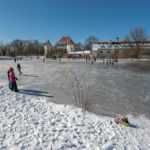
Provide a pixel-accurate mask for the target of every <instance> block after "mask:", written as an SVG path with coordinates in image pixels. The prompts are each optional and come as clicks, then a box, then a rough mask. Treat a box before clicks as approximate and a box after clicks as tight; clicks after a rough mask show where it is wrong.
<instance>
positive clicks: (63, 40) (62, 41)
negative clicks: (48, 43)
mask: <svg viewBox="0 0 150 150" xmlns="http://www.w3.org/2000/svg"><path fill="white" fill-rule="evenodd" d="M57 44H69V45H70V44H74V42H73V41H72V39H71V38H70V37H62V38H61V39H60V40H59V41H58V42H57Z"/></svg>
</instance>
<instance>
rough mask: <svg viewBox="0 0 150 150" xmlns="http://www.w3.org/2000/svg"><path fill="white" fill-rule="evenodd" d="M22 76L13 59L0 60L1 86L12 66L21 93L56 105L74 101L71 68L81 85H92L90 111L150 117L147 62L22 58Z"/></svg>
mask: <svg viewBox="0 0 150 150" xmlns="http://www.w3.org/2000/svg"><path fill="white" fill-rule="evenodd" d="M18 62H19V63H20V64H21V67H22V72H23V75H22V76H19V75H18V72H17V69H16V64H15V63H14V61H13V60H0V86H3V87H4V88H8V80H7V74H6V72H7V70H8V68H9V67H10V66H12V67H14V68H15V72H16V75H17V76H18V78H19V80H18V81H17V83H18V88H19V89H20V92H21V93H23V94H26V95H31V96H42V97H45V98H47V99H49V100H50V101H52V102H55V103H58V104H73V103H74V102H73V100H72V89H71V86H70V83H69V81H68V80H67V78H66V74H67V73H68V70H69V69H70V70H73V71H74V72H75V73H76V75H77V76H78V78H79V80H81V81H82V82H83V85H87V84H88V83H90V82H91V81H92V82H93V83H95V84H94V86H93V87H92V89H91V91H90V93H91V97H90V102H91V103H92V111H93V112H94V113H96V114H100V115H107V116H113V117H116V116H118V115H119V114H121V115H127V114H133V115H134V116H135V115H145V116H147V117H149V118H150V109H149V108H150V62H149V61H140V62H139V61H135V60H132V61H131V60H119V62H118V64H117V65H115V66H112V65H109V67H108V68H107V66H106V64H104V65H103V64H102V62H101V61H97V62H96V63H94V64H93V65H92V64H91V63H89V62H87V63H86V61H85V60H71V59H70V60H69V61H68V60H66V59H62V61H61V63H59V62H58V60H46V62H44V63H43V62H42V59H40V60H36V59H32V60H30V59H27V60H26V59H24V60H22V61H18Z"/></svg>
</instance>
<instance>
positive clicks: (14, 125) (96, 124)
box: [0, 86, 150, 150]
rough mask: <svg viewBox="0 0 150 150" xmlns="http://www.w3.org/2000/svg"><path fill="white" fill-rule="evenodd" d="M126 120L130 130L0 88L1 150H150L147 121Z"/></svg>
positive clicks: (148, 121)
mask: <svg viewBox="0 0 150 150" xmlns="http://www.w3.org/2000/svg"><path fill="white" fill-rule="evenodd" d="M128 118H129V121H130V122H131V126H130V127H127V126H124V125H122V124H116V123H115V122H114V118H111V117H104V116H99V115H95V114H92V113H88V112H86V113H82V111H81V109H78V108H76V107H74V106H71V105H63V104H61V105H60V104H54V103H51V102H50V101H49V100H48V99H47V98H44V97H43V98H42V97H33V96H28V95H25V94H21V93H14V92H11V91H10V90H8V89H5V88H4V87H2V86H1V87H0V149H1V150H41V149H43V150H45V149H48V150H50V149H52V150H58V149H62V150H63V149H65V150H70V149H74V150H76V149H85V150H149V149H150V120H148V119H147V118H145V117H142V116H141V117H137V118H135V117H134V116H132V115H128Z"/></svg>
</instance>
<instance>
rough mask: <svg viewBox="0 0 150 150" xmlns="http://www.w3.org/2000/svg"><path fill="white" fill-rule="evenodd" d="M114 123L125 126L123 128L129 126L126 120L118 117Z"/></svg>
mask: <svg viewBox="0 0 150 150" xmlns="http://www.w3.org/2000/svg"><path fill="white" fill-rule="evenodd" d="M115 122H116V123H117V124H119V123H121V124H123V125H125V126H130V122H128V119H127V118H119V117H117V118H116V119H115Z"/></svg>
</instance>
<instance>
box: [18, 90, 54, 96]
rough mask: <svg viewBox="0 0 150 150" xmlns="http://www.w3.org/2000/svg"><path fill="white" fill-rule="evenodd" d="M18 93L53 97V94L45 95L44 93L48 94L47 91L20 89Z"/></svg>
mask: <svg viewBox="0 0 150 150" xmlns="http://www.w3.org/2000/svg"><path fill="white" fill-rule="evenodd" d="M19 93H22V94H28V95H34V96H44V97H48V98H53V97H54V96H50V95H46V94H48V92H44V91H37V90H20V92H19Z"/></svg>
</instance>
